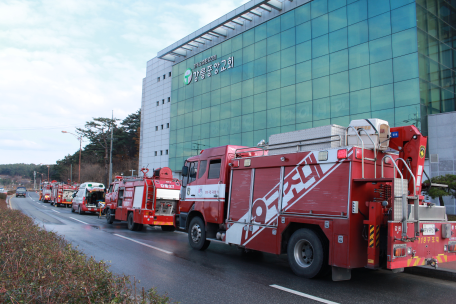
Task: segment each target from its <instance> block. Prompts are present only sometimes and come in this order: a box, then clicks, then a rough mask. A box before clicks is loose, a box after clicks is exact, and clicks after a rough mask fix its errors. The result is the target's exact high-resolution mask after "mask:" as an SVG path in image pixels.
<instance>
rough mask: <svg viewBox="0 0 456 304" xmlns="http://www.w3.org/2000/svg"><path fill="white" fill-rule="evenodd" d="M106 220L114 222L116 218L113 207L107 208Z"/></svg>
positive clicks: (110, 222)
mask: <svg viewBox="0 0 456 304" xmlns="http://www.w3.org/2000/svg"><path fill="white" fill-rule="evenodd" d="M106 222H107V223H108V224H112V223H114V218H113V217H112V214H111V209H106Z"/></svg>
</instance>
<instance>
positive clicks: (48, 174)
mask: <svg viewBox="0 0 456 304" xmlns="http://www.w3.org/2000/svg"><path fill="white" fill-rule="evenodd" d="M47 167H48V183H49V165H48V166H47Z"/></svg>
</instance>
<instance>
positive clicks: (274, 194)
mask: <svg viewBox="0 0 456 304" xmlns="http://www.w3.org/2000/svg"><path fill="white" fill-rule="evenodd" d="M326 127H328V128H329V129H328V128H326ZM322 128H323V129H322ZM324 128H326V131H325V129H324ZM341 128H342V127H340V126H335V125H330V126H324V127H319V128H313V129H307V130H300V131H295V132H289V133H284V134H280V136H279V137H275V138H273V136H271V137H270V139H269V143H268V144H266V143H264V141H262V142H261V143H260V144H259V147H258V148H248V147H239V146H229V145H228V146H222V147H217V148H210V149H206V150H203V151H201V153H200V154H199V155H198V156H194V157H191V158H189V159H188V160H187V161H186V162H185V166H184V167H183V168H182V175H183V176H184V177H183V181H182V183H183V191H182V193H183V194H184V197H182V198H181V201H180V202H179V211H180V214H179V216H180V220H179V227H180V228H182V229H185V230H187V231H188V240H189V243H190V245H191V247H193V248H194V249H198V250H205V249H206V248H207V247H208V246H209V244H210V241H211V240H219V241H223V242H224V243H226V244H230V245H236V246H239V247H241V248H244V249H246V250H258V251H264V252H269V253H274V254H285V253H286V254H287V255H288V261H289V264H290V267H291V269H292V270H293V272H294V273H295V274H297V275H299V276H303V277H307V278H314V277H319V276H323V275H325V274H326V273H328V272H329V271H330V270H332V278H333V280H335V281H339V280H349V279H350V278H351V269H353V268H359V267H366V268H371V269H378V268H387V269H391V270H393V271H394V272H400V271H403V269H404V267H411V266H419V265H431V266H436V265H437V263H443V262H449V261H455V260H456V248H455V245H456V235H455V230H456V222H448V221H447V217H446V211H445V207H444V206H435V205H433V204H430V203H424V202H423V196H422V195H421V185H422V183H421V182H422V174H423V168H424V157H425V151H426V150H425V149H426V148H425V147H426V142H427V138H426V137H425V136H423V135H421V133H420V132H419V130H418V129H417V128H416V127H415V126H405V127H396V128H390V127H389V126H388V123H387V122H386V121H382V120H379V119H368V120H355V121H352V122H351V123H350V126H349V127H348V128H347V129H345V128H342V129H341ZM328 130H329V131H328ZM272 139H274V141H275V142H273V140H272Z"/></svg>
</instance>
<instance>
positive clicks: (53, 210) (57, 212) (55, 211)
mask: <svg viewBox="0 0 456 304" xmlns="http://www.w3.org/2000/svg"><path fill="white" fill-rule="evenodd" d="M52 211H54V212H57V213H60V212H58V211H56V210H52Z"/></svg>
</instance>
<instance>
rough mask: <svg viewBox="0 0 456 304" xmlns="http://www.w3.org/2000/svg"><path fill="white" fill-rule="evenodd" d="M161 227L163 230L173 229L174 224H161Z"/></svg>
mask: <svg viewBox="0 0 456 304" xmlns="http://www.w3.org/2000/svg"><path fill="white" fill-rule="evenodd" d="M161 228H162V230H163V231H174V230H175V228H174V226H168V225H162V226H161Z"/></svg>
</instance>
